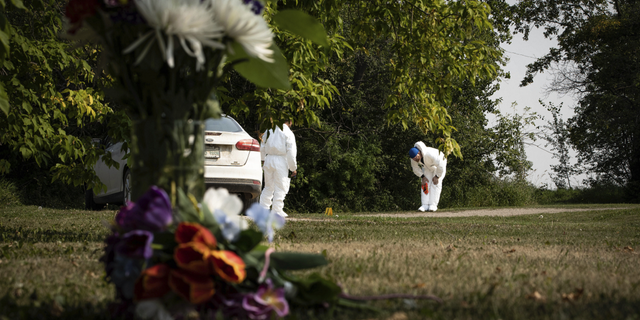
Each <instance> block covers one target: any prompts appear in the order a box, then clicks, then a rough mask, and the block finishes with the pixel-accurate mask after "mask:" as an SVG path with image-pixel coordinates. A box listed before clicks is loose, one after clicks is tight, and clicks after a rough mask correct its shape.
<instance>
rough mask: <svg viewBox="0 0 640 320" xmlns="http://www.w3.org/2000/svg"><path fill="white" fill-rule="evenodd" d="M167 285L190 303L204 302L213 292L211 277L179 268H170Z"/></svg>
mask: <svg viewBox="0 0 640 320" xmlns="http://www.w3.org/2000/svg"><path fill="white" fill-rule="evenodd" d="M169 286H170V287H171V289H173V291H175V292H176V293H177V294H178V295H180V296H181V297H183V298H184V299H185V300H187V301H189V302H190V303H192V304H200V303H203V302H206V301H207V300H209V299H210V298H211V297H212V296H213V294H214V293H215V290H214V288H213V280H212V279H211V277H208V276H203V275H198V274H193V273H189V272H187V271H183V270H180V269H174V270H171V274H170V275H169Z"/></svg>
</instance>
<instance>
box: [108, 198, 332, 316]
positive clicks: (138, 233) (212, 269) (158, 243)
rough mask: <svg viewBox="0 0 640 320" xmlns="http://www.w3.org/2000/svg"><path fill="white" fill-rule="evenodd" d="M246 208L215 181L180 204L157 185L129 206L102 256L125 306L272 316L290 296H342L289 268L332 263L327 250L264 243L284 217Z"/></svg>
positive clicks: (151, 312)
mask: <svg viewBox="0 0 640 320" xmlns="http://www.w3.org/2000/svg"><path fill="white" fill-rule="evenodd" d="M182 196H185V195H184V194H183V195H182ZM241 209H242V202H241V201H240V199H239V198H238V197H237V196H235V195H230V194H229V193H228V192H227V190H225V189H209V190H208V191H207V192H206V193H205V196H204V199H203V201H202V203H195V202H193V203H192V205H191V206H183V207H180V208H175V207H172V204H171V202H170V200H169V197H168V196H167V194H166V193H165V192H164V191H163V190H162V189H160V188H157V187H151V188H150V189H149V190H148V191H147V192H146V193H145V194H144V195H143V196H142V197H141V198H140V199H138V201H137V202H135V203H128V204H127V205H126V206H123V207H122V209H121V210H120V211H119V212H118V213H117V215H116V216H115V220H114V221H113V223H112V224H111V230H112V234H111V235H110V236H109V237H108V238H107V239H106V244H107V245H106V248H105V255H104V256H103V257H102V259H101V261H102V262H103V263H104V264H105V267H106V274H107V279H109V280H110V281H111V282H112V283H114V284H115V287H116V291H117V295H118V297H119V298H120V301H121V304H120V307H121V308H120V311H121V312H132V311H131V310H135V313H136V315H137V316H138V317H140V318H144V319H174V318H187V317H191V316H193V315H194V314H196V315H198V317H205V318H215V317H217V316H220V315H221V316H223V317H224V318H225V319H228V318H239V319H271V318H272V316H274V315H275V316H277V317H283V316H285V315H287V314H288V313H289V306H290V304H291V303H294V304H300V305H305V306H310V305H315V304H326V303H332V302H338V300H340V296H339V295H340V293H341V288H340V287H339V286H337V285H336V284H334V283H333V282H331V281H328V280H325V279H323V278H322V277H320V276H319V275H317V274H314V275H312V276H310V277H307V278H304V279H300V278H297V277H295V276H292V275H290V274H288V273H287V272H288V271H289V270H298V269H306V268H313V267H317V266H322V265H324V264H326V263H327V261H326V260H325V258H324V257H323V256H322V255H317V254H306V253H292V252H275V251H274V249H273V248H270V247H269V246H266V245H264V244H261V242H262V241H263V240H264V239H265V238H266V239H267V240H268V241H269V242H271V241H272V240H273V237H274V233H275V231H276V230H277V229H279V228H281V227H282V226H283V225H284V223H285V220H284V218H283V217H281V216H280V215H278V214H276V213H274V212H272V211H270V210H267V209H264V208H262V207H261V206H260V205H258V204H254V205H253V206H252V207H251V208H249V209H248V210H247V211H246V217H242V216H240V215H239V214H240V211H241ZM127 310H128V311H127Z"/></svg>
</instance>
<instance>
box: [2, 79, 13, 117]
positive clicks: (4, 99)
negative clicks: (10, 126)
mask: <svg viewBox="0 0 640 320" xmlns="http://www.w3.org/2000/svg"><path fill="white" fill-rule="evenodd" d="M9 108H11V105H9V96H8V95H7V91H5V90H4V84H3V83H2V82H0V110H2V112H4V114H5V115H9Z"/></svg>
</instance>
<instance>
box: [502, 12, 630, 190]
mask: <svg viewBox="0 0 640 320" xmlns="http://www.w3.org/2000/svg"><path fill="white" fill-rule="evenodd" d="M514 10H515V12H516V13H517V14H516V18H515V21H516V23H517V24H516V26H517V30H519V31H521V32H523V33H524V34H525V38H526V36H527V35H528V32H529V30H530V29H531V28H532V27H534V26H535V27H543V28H544V29H545V36H547V37H554V36H555V37H557V39H558V47H557V48H552V49H551V51H550V52H549V54H547V55H546V56H544V57H543V58H541V59H539V60H538V61H536V62H535V63H533V64H531V65H529V66H528V72H527V76H526V77H525V79H524V80H523V85H526V84H527V83H529V82H531V81H533V76H534V75H535V74H536V73H538V72H542V71H543V70H546V69H549V68H552V67H557V68H558V71H556V73H555V74H556V81H555V82H554V84H553V88H552V90H555V91H559V92H572V93H575V94H577V95H578V97H579V102H578V105H577V106H576V108H575V114H576V115H575V116H574V117H572V118H570V119H569V120H568V125H569V132H570V135H569V136H570V139H571V143H572V144H573V145H574V147H575V148H576V150H577V152H578V160H579V162H580V163H583V164H584V165H585V166H586V168H587V169H588V170H590V171H592V172H593V173H594V174H595V175H596V176H597V178H596V181H603V182H608V183H613V184H617V185H626V186H627V187H629V190H630V191H631V192H630V195H631V196H632V197H633V198H635V199H636V200H637V199H638V194H640V192H639V191H640V189H639V188H640V100H639V99H640V82H639V81H638V77H639V75H640V60H639V59H638V57H640V37H639V36H638V35H639V34H640V3H639V2H638V1H635V0H616V1H575V0H560V1H555V0H532V1H523V2H520V3H519V4H517V5H516V6H514Z"/></svg>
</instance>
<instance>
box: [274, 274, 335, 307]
mask: <svg viewBox="0 0 640 320" xmlns="http://www.w3.org/2000/svg"><path fill="white" fill-rule="evenodd" d="M283 277H284V278H285V279H287V280H289V281H290V282H292V283H294V284H295V285H296V287H297V288H298V293H297V294H296V298H295V300H296V302H297V303H300V304H303V305H313V304H318V303H324V302H331V301H335V300H336V299H338V295H339V294H340V293H341V292H342V289H341V288H340V287H339V286H338V285H337V284H335V283H333V282H331V281H329V280H327V279H324V278H322V276H321V275H319V274H318V273H313V274H311V275H309V277H307V278H303V279H297V278H294V277H290V276H287V275H283Z"/></svg>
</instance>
